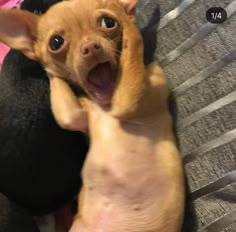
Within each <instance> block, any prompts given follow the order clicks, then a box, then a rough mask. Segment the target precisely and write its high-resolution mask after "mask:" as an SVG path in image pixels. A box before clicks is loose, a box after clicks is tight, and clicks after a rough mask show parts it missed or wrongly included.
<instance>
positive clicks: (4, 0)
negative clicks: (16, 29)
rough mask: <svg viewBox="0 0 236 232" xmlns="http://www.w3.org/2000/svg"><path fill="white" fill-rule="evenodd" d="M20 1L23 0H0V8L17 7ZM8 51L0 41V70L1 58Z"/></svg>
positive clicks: (0, 65)
mask: <svg viewBox="0 0 236 232" xmlns="http://www.w3.org/2000/svg"><path fill="white" fill-rule="evenodd" d="M21 2H23V0H0V8H13V7H17V8H19V7H20V4H21ZM8 51H9V48H8V47H7V46H6V45H4V44H2V43H0V71H1V67H2V62H3V59H4V58H5V56H6V54H7V53H8Z"/></svg>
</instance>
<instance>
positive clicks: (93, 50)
mask: <svg viewBox="0 0 236 232" xmlns="http://www.w3.org/2000/svg"><path fill="white" fill-rule="evenodd" d="M100 50H101V46H100V44H98V43H97V42H96V41H89V42H84V43H83V44H82V45H81V48H80V53H81V56H83V57H85V58H86V57H90V56H93V55H96V54H98V53H99V52H100Z"/></svg>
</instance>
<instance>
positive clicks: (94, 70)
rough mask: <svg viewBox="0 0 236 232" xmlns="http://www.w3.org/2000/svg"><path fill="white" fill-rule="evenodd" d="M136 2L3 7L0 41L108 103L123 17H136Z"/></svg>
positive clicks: (77, 0) (75, 0) (88, 0)
mask: <svg viewBox="0 0 236 232" xmlns="http://www.w3.org/2000/svg"><path fill="white" fill-rule="evenodd" d="M136 4H137V0H70V1H63V2H61V3H58V4H56V5H54V6H53V7H51V8H50V9H49V10H48V11H47V12H46V13H45V14H44V15H41V16H36V15H34V14H31V13H29V12H25V11H20V10H0V41H3V42H4V43H6V44H7V45H9V46H10V47H12V48H14V49H18V50H21V51H22V52H23V53H24V54H25V55H26V56H28V57H29V58H31V59H35V60H39V61H40V62H41V63H43V65H44V67H45V69H46V71H47V72H48V74H49V75H51V76H58V77H61V78H64V79H67V80H70V81H72V82H74V83H75V84H78V85H80V86H82V87H83V89H84V90H85V92H86V93H87V94H88V95H89V96H90V97H91V98H92V99H93V100H94V101H96V102H97V103H99V104H101V105H106V104H108V103H109V102H110V101H111V97H112V94H113V91H114V87H115V85H116V83H117V78H118V72H119V56H120V52H121V47H122V46H121V45H122V17H123V16H124V15H126V16H127V14H128V16H129V17H130V20H133V19H134V15H135V13H134V12H135V6H136Z"/></svg>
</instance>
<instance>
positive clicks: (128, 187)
mask: <svg viewBox="0 0 236 232" xmlns="http://www.w3.org/2000/svg"><path fill="white" fill-rule="evenodd" d="M92 120H94V121H93V123H96V124H95V125H94V126H93V128H92V130H91V134H92V142H91V147H90V151H89V153H88V155H87V160H86V162H85V164H84V168H83V172H82V176H83V181H84V186H83V192H82V202H81V205H82V207H81V209H80V210H79V212H80V215H81V220H79V221H80V224H79V225H80V230H77V229H76V230H74V231H76V232H77V231H86V232H123V231H129V232H146V231H154V232H159V231H161V232H165V231H168V232H170V231H177V230H170V227H168V226H167V227H166V229H167V230H165V229H163V227H162V226H163V224H162V223H161V222H164V223H166V222H165V220H167V218H168V217H169V216H168V214H170V215H171V214H172V213H173V212H171V211H173V208H178V206H176V203H175V201H176V200H178V197H179V194H182V192H181V191H179V193H177V194H176V189H177V186H176V183H174V182H173V181H170V179H173V176H174V175H178V171H177V173H173V172H176V170H174V168H173V167H171V166H172V165H173V163H172V162H170V159H171V156H172V155H173V154H171V153H172V152H170V150H169V149H172V148H171V146H170V147H169V148H168V149H165V148H162V142H161V141H158V140H156V138H155V136H153V134H154V135H155V134H156V133H157V132H156V131H157V129H155V128H153V127H150V128H148V126H146V127H143V126H141V127H139V126H138V125H135V126H134V127H133V125H132V126H131V127H130V126H128V127H126V128H124V127H121V124H120V123H119V122H117V120H115V119H112V118H109V117H106V116H104V115H103V117H96V118H92ZM155 130H156V131H155ZM152 136H153V137H152ZM173 157H174V159H176V156H175V155H174V156H173ZM174 166H175V165H174ZM177 182H178V181H177ZM177 191H178V190H177ZM169 210H170V211H169ZM170 212H171V213H170ZM163 218H165V220H163ZM82 222H84V224H82ZM159 226H160V228H158V227H159ZM74 228H76V226H74ZM72 231H73V230H72Z"/></svg>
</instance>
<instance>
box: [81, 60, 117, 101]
mask: <svg viewBox="0 0 236 232" xmlns="http://www.w3.org/2000/svg"><path fill="white" fill-rule="evenodd" d="M116 81H117V71H116V69H115V68H114V67H112V65H111V63H110V62H105V63H99V64H97V65H96V66H95V67H94V68H92V69H91V70H90V71H89V73H88V76H87V80H86V82H87V83H86V87H87V90H88V92H89V93H90V95H91V97H92V98H94V100H95V101H96V102H97V103H99V104H101V105H109V104H110V102H111V99H112V95H113V91H114V87H115V85H116Z"/></svg>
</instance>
